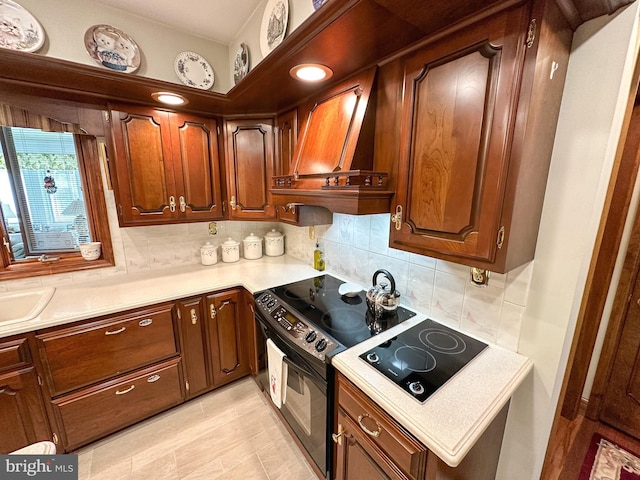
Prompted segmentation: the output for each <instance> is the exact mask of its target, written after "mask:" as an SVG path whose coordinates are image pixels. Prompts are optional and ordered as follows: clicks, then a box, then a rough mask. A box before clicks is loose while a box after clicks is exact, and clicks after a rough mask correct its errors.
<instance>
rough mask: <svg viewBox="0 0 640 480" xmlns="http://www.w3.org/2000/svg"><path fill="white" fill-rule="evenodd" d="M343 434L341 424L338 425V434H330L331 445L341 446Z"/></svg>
mask: <svg viewBox="0 0 640 480" xmlns="http://www.w3.org/2000/svg"><path fill="white" fill-rule="evenodd" d="M343 433H344V428H343V426H342V424H341V423H339V424H338V433H332V434H331V438H332V439H333V443H337V444H338V445H342V434H343Z"/></svg>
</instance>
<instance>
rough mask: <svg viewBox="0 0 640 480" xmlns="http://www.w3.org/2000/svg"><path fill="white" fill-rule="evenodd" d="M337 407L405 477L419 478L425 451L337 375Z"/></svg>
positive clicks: (424, 462)
mask: <svg viewBox="0 0 640 480" xmlns="http://www.w3.org/2000/svg"><path fill="white" fill-rule="evenodd" d="M338 407H339V408H340V409H342V411H343V412H344V413H346V414H347V415H348V416H349V417H351V418H352V419H353V421H354V423H355V424H357V425H358V428H359V429H360V432H362V433H364V434H366V437H367V438H368V439H369V440H370V441H371V442H372V443H373V444H375V445H376V446H377V447H379V448H380V449H381V450H382V451H383V452H384V453H385V454H386V455H387V456H389V457H390V458H392V459H393V460H394V463H395V464H396V465H397V466H398V467H399V468H400V469H401V470H402V471H403V472H404V473H405V474H407V475H408V476H409V477H411V478H422V475H423V474H424V468H425V464H426V457H427V448H426V447H425V446H424V445H422V444H421V443H420V442H418V441H417V440H415V439H414V438H413V437H411V436H410V434H409V433H407V432H405V431H404V430H403V429H402V427H401V426H400V425H398V424H397V423H396V422H395V420H393V419H392V418H391V417H390V416H389V415H388V414H386V413H385V412H384V411H383V410H382V409H381V408H380V407H378V406H377V405H376V404H374V403H373V402H372V401H371V400H370V399H369V398H368V397H367V396H365V395H364V394H363V393H362V392H361V391H360V390H358V389H357V388H356V387H355V386H354V385H353V384H351V383H350V382H348V381H347V380H346V379H345V378H344V377H342V376H340V375H339V376H338Z"/></svg>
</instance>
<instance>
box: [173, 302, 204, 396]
mask: <svg viewBox="0 0 640 480" xmlns="http://www.w3.org/2000/svg"><path fill="white" fill-rule="evenodd" d="M202 309H203V299H202V298H201V297H198V298H192V299H189V300H180V301H177V302H176V313H177V315H178V325H179V329H180V344H181V350H182V352H181V354H182V368H183V372H184V382H185V391H186V393H187V398H189V397H193V396H195V395H198V394H200V393H202V392H204V391H206V390H207V388H208V387H209V385H210V382H209V380H208V378H209V376H208V375H207V356H206V350H205V348H206V343H205V338H206V333H205V332H206V327H205V322H204V321H203V317H202V315H203V313H202V312H203V310H202Z"/></svg>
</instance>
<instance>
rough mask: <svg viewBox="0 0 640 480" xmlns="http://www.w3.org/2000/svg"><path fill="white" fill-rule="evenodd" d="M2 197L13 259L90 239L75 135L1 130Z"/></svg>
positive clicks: (64, 249)
mask: <svg viewBox="0 0 640 480" xmlns="http://www.w3.org/2000/svg"><path fill="white" fill-rule="evenodd" d="M0 143H1V144H2V154H1V155H2V156H0V201H1V202H2V208H3V213H4V215H5V228H6V229H7V231H8V233H9V240H10V242H9V250H10V251H9V253H10V255H11V257H12V259H13V260H19V259H23V258H28V257H31V256H39V255H43V254H44V255H48V254H55V253H58V252H69V251H74V250H77V249H78V246H79V244H80V243H87V242H90V241H91V236H90V234H89V228H88V225H87V212H86V206H85V203H84V197H83V192H82V180H81V177H80V169H79V164H78V156H77V154H76V148H75V143H74V138H73V134H71V133H65V132H43V131H41V130H35V129H32V128H18V127H2V128H1V129H0Z"/></svg>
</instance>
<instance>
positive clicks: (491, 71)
mask: <svg viewBox="0 0 640 480" xmlns="http://www.w3.org/2000/svg"><path fill="white" fill-rule="evenodd" d="M540 3H542V2H540ZM549 3H550V2H549ZM537 13H539V14H540V15H541V16H539V17H538V18H537V25H538V27H539V30H534V34H538V33H539V31H543V28H544V26H541V25H543V22H544V21H545V18H544V15H543V14H544V12H542V11H540V12H534V15H535V14H537ZM531 18H535V16H533V17H531ZM529 25H530V12H529V8H528V7H527V6H524V7H517V8H511V9H509V10H506V11H503V12H501V13H498V14H496V15H494V16H492V17H490V18H488V19H485V20H483V21H481V22H478V23H476V24H473V25H471V26H469V27H466V28H464V29H461V30H459V31H457V32H455V34H452V35H451V36H447V37H445V38H443V39H441V40H438V41H434V42H430V43H427V44H426V45H425V46H424V47H422V48H421V49H419V50H417V51H415V52H414V53H412V54H410V55H408V56H407V57H405V58H404V59H403V60H402V62H403V65H404V101H403V102H402V106H401V118H402V120H401V141H400V160H399V168H398V172H399V174H398V185H397V204H396V205H394V207H393V209H392V213H393V214H395V216H392V225H391V235H390V245H391V246H392V247H394V248H399V249H403V250H408V251H412V252H416V253H422V254H426V255H429V256H433V257H436V258H443V259H446V260H452V261H455V262H459V263H464V264H467V265H471V266H476V267H480V268H486V269H489V270H492V271H498V272H504V271H507V270H510V269H511V268H515V267H516V266H519V265H521V264H522V263H525V262H526V261H529V260H531V259H532V258H533V254H534V250H535V240H536V237H537V225H538V223H539V220H540V211H541V206H542V200H543V197H544V186H545V184H546V174H547V170H548V165H549V160H550V150H549V151H548V152H547V148H546V147H545V146H544V144H545V143H549V142H551V143H552V142H553V130H555V121H556V120H557V107H558V106H559V101H558V102H557V105H555V104H554V102H555V97H554V95H555V93H553V92H557V91H558V89H560V91H561V90H562V87H563V75H564V74H563V71H564V70H563V71H561V72H558V77H559V79H557V80H556V81H555V82H553V81H550V80H549V71H545V74H546V80H547V85H543V84H542V82H540V81H539V80H537V81H538V82H539V83H540V85H539V86H540V92H538V94H542V95H550V98H553V100H554V102H549V104H550V105H552V107H549V109H550V110H549V111H545V115H546V114H547V113H549V115H546V116H542V117H541V118H538V119H537V120H536V119H534V120H531V118H530V117H528V116H527V115H531V114H532V113H533V112H537V113H536V115H539V114H540V112H542V110H536V106H535V102H538V103H540V100H541V99H542V98H543V97H542V95H541V96H539V97H538V99H535V98H534V97H533V95H532V91H533V90H532V89H533V88H534V86H535V83H534V82H532V80H533V76H534V75H535V74H536V71H535V68H531V69H528V66H529V65H530V64H533V63H535V58H536V53H537V54H538V56H539V54H540V52H539V50H541V49H543V47H540V46H539V45H538V39H537V38H534V40H533V41H532V42H531V45H530V46H529V47H527V45H526V44H527V34H528V30H529ZM558 30H559V31H560V32H561V31H562V29H561V28H560V29H558ZM568 38H569V42H570V36H569V37H568ZM565 43H566V47H567V48H568V45H569V43H568V42H566V41H565ZM545 45H546V44H545ZM556 48H558V47H556ZM551 58H554V60H556V61H558V62H560V61H562V60H566V55H564V52H563V51H561V50H560V51H559V52H558V55H557V56H556V57H551ZM542 63H543V62H541V66H542V67H545V68H546V67H547V66H549V65H542ZM562 68H563V69H564V68H566V64H565V65H563V66H562ZM558 100H559V99H558ZM554 109H555V110H554ZM543 119H544V121H545V122H548V123H549V124H550V125H552V126H553V127H552V128H553V130H552V131H551V132H547V134H548V135H549V136H550V137H551V138H550V140H549V139H548V138H546V137H545V136H541V137H539V138H537V139H536V142H538V147H541V148H540V150H539V152H538V153H539V154H538V155H535V154H534V148H530V150H529V151H527V150H526V149H524V148H523V146H526V141H525V139H526V137H527V136H530V135H535V134H536V133H535V132H536V130H537V129H538V128H539V123H540V122H541V121H542V120H543ZM536 122H538V123H536ZM520 142H525V143H520ZM530 147H531V146H530ZM536 148H537V147H536ZM547 153H549V155H547ZM540 178H542V180H543V181H542V182H540ZM516 211H517V212H518V213H517V216H518V217H519V218H515V217H516V215H515V214H514V212H516ZM396 219H399V220H400V221H399V222H397V223H396V222H394V220H396ZM519 222H520V224H527V225H528V226H527V227H526V228H520V225H519ZM531 225H534V228H533V229H531ZM525 237H528V238H525ZM512 239H515V240H513V241H512V245H509V241H510V240H512ZM509 247H511V249H512V250H511V252H509V251H508V250H509Z"/></svg>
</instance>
